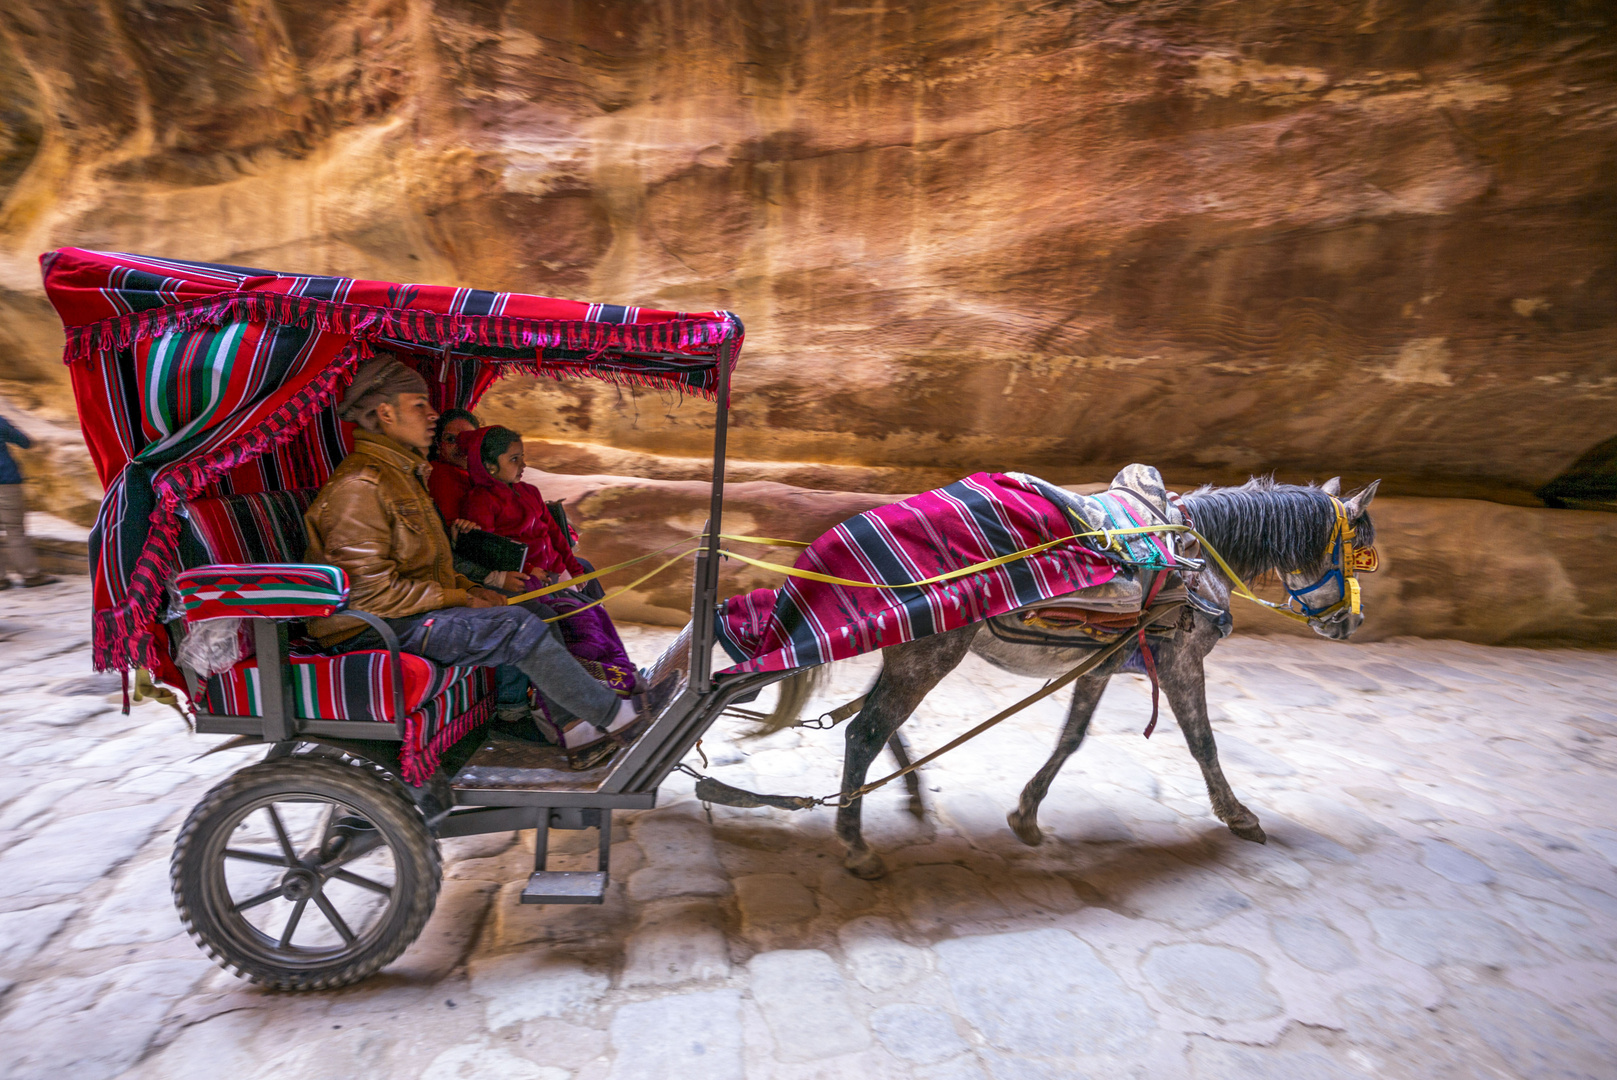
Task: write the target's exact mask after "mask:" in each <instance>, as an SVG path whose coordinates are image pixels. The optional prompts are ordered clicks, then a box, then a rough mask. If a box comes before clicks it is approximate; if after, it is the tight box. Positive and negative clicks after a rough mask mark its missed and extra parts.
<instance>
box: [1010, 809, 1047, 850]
mask: <svg viewBox="0 0 1617 1080" xmlns="http://www.w3.org/2000/svg"><path fill="white" fill-rule="evenodd" d="M1005 823H1006V824H1007V825H1009V826H1010V827H1011V832H1013V833H1015V834H1016V838H1017V839H1018V840H1020V841H1022V843H1024V844H1026V845H1027V846H1028V847H1038V846H1039V845H1040V844H1042V843H1044V830H1042V829H1040V828H1039V822H1038V819H1037V818H1025V817H1023V816H1022V815H1020V814H1018V813H1017V812H1016V811H1014V810H1012V811H1011V812H1010V813H1009V814H1006V815H1005Z"/></svg>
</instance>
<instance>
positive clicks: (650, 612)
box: [529, 470, 1617, 645]
mask: <svg viewBox="0 0 1617 1080" xmlns="http://www.w3.org/2000/svg"><path fill="white" fill-rule="evenodd" d="M529 476H530V479H531V480H532V481H533V482H534V483H536V484H538V485H539V487H540V489H541V490H542V491H543V492H544V493H545V496H546V498H550V499H561V500H563V501H564V502H565V503H566V505H567V507H568V513H569V517H570V518H571V520H572V521H573V524H574V527H575V528H576V529H577V530H578V532H579V545H578V547H579V551H580V553H581V554H582V555H583V556H584V557H585V558H588V559H590V560H591V561H592V562H594V563H595V565H596V566H599V567H605V566H610V565H613V564H615V563H618V562H622V561H624V560H627V559H631V558H634V557H635V556H638V555H644V554H646V553H648V552H652V551H656V550H657V549H659V548H663V547H665V546H668V545H672V544H675V543H676V542H677V541H679V540H681V539H684V538H686V537H690V536H692V535H693V534H696V533H699V532H700V531H701V529H702V524H703V522H704V521H705V520H706V518H707V513H708V494H709V488H708V486H707V485H706V484H703V483H699V482H696V481H690V480H648V479H643V478H638V477H622V476H578V475H563V474H552V473H543V472H539V471H538V470H530V473H529ZM1171 482H1172V483H1174V484H1175V486H1178V487H1185V488H1188V487H1190V486H1192V485H1189V484H1184V483H1182V482H1180V481H1171ZM897 497H898V496H894V495H885V494H874V493H859V492H831V491H815V490H811V489H806V488H799V487H794V486H792V485H789V484H782V483H777V482H774V481H767V480H754V481H750V482H745V483H739V484H735V485H732V486H731V487H730V488H729V489H728V495H727V497H726V500H725V511H724V528H725V531H726V532H728V533H733V534H738V535H750V536H768V537H776V538H779V539H784V540H812V539H813V538H814V537H816V536H819V535H820V534H821V533H823V532H825V531H826V530H827V529H828V528H830V527H831V526H833V525H835V524H837V523H838V522H840V521H843V520H844V519H846V518H848V517H851V516H853V515H854V514H857V513H861V512H863V511H865V510H868V509H870V508H871V507H873V506H879V505H882V504H883V503H886V502H890V501H892V500H893V499H895V498H897ZM1371 516H1372V518H1373V519H1374V521H1375V525H1376V548H1377V550H1378V552H1379V553H1380V555H1381V568H1380V569H1379V570H1377V571H1376V572H1375V573H1373V574H1366V575H1364V576H1363V578H1362V579H1361V580H1362V581H1363V588H1364V607H1365V621H1364V625H1363V627H1362V628H1361V629H1360V630H1359V632H1358V633H1357V634H1356V635H1355V636H1354V640H1355V641H1361V640H1362V641H1385V640H1386V639H1388V638H1394V637H1401V636H1415V637H1446V638H1458V639H1460V640H1464V641H1473V642H1477V643H1479V644H1485V645H1545V644H1563V645H1564V644H1573V645H1610V644H1612V643H1613V642H1617V575H1613V574H1612V572H1611V567H1612V566H1613V565H1617V517H1613V515H1611V514H1608V513H1599V512H1594V511H1576V510H1546V509H1542V508H1533V507H1522V506H1501V505H1499V504H1497V503H1492V502H1486V501H1482V500H1476V499H1423V498H1407V497H1403V498H1401V497H1396V496H1394V497H1388V496H1378V497H1377V498H1376V500H1375V502H1374V504H1373V505H1372V507H1371ZM686 546H689V545H686ZM731 546H733V547H735V549H736V550H738V551H742V552H744V553H745V554H748V555H752V556H753V557H755V558H763V559H767V560H768V561H771V562H784V563H785V564H787V565H790V564H791V562H792V559H793V558H794V557H795V554H796V553H795V552H793V551H791V550H789V549H773V550H771V549H763V550H760V549H758V548H754V547H747V546H745V545H731ZM679 550H681V548H679V547H675V548H674V549H673V551H676V552H677V551H679ZM670 554H672V552H670ZM655 565H656V563H653V562H648V563H646V564H643V565H642V566H641V567H640V568H639V569H638V570H636V571H634V572H623V573H621V574H619V575H615V576H614V577H613V578H612V579H610V580H609V581H608V582H606V584H607V585H608V586H609V587H613V588H615V587H617V586H619V585H622V584H627V583H628V582H629V581H631V580H633V578H634V577H635V576H636V575H637V574H638V573H641V572H644V571H645V570H647V569H649V568H650V567H652V566H655ZM691 573H692V563H691V562H690V561H687V562H686V563H684V564H682V565H681V566H680V567H679V568H678V569H677V570H671V571H669V572H668V573H666V574H664V575H663V576H661V577H659V578H656V579H655V580H653V581H652V582H648V583H647V584H646V585H645V586H642V587H641V588H639V589H636V590H634V591H632V592H630V593H627V594H625V595H623V596H621V597H619V598H618V599H616V600H614V601H613V602H612V603H611V604H610V605H609V606H610V608H611V610H612V611H613V612H614V614H616V615H617V617H619V618H623V619H631V620H634V621H638V622H652V623H668V624H670V625H683V624H684V623H685V622H686V621H687V620H688V619H689V618H690V597H691ZM720 580H721V588H720V594H721V595H734V594H736V593H739V592H744V591H746V590H748V589H755V588H760V587H768V588H778V587H779V586H780V585H781V584H782V582H783V580H784V579H783V578H782V577H781V576H780V575H778V574H773V573H770V572H769V571H767V570H761V569H758V568H755V567H750V566H747V565H745V564H743V563H737V562H727V563H726V564H725V567H724V569H723V570H722V572H721V579H720ZM1258 591H1259V593H1260V595H1265V596H1267V597H1269V598H1270V599H1275V600H1283V599H1285V594H1284V592H1283V591H1281V590H1279V589H1278V588H1274V587H1269V588H1260V589H1259V590H1258ZM1234 611H1235V617H1236V626H1237V628H1238V629H1239V630H1240V631H1241V632H1242V633H1259V634H1293V635H1303V636H1309V637H1311V636H1313V632H1312V631H1311V630H1308V629H1307V628H1306V627H1301V626H1299V625H1298V624H1296V623H1293V622H1291V621H1289V620H1287V619H1282V618H1280V617H1279V616H1277V615H1273V614H1271V613H1269V612H1266V611H1262V610H1260V609H1259V608H1256V607H1254V606H1251V605H1249V604H1246V603H1244V602H1239V601H1238V602H1237V603H1236V604H1235V607H1234Z"/></svg>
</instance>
